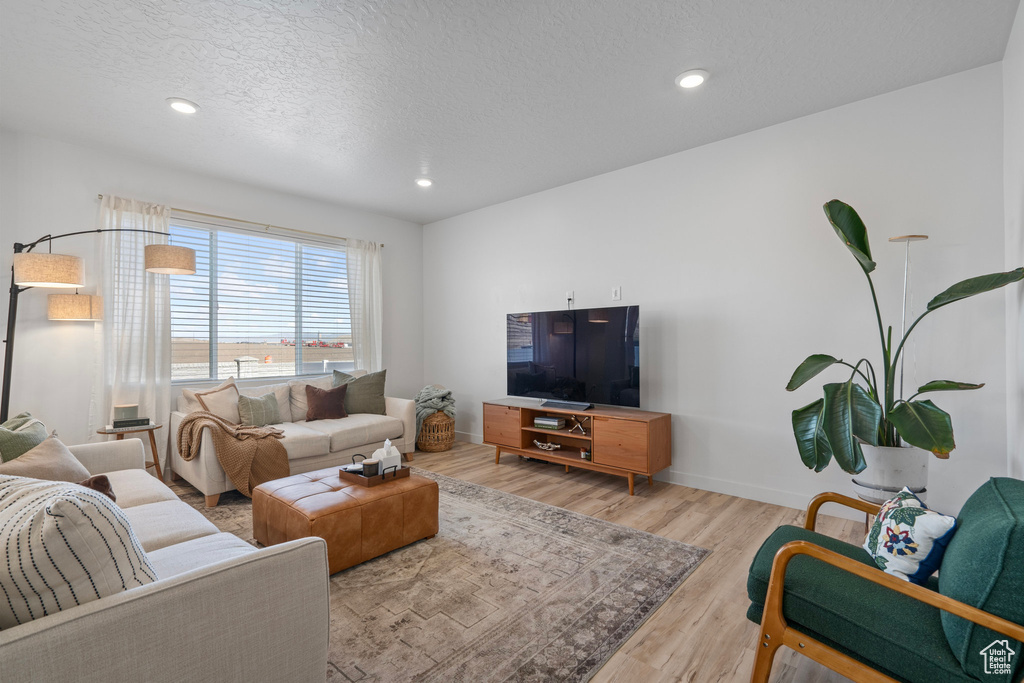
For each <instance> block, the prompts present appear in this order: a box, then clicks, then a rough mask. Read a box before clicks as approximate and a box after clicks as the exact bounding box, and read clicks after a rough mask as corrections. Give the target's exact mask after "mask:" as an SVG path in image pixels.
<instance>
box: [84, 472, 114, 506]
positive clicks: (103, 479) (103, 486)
mask: <svg viewBox="0 0 1024 683" xmlns="http://www.w3.org/2000/svg"><path fill="white" fill-rule="evenodd" d="M78 485H79V486H84V487H85V488H87V489H92V490H93V491H99V492H100V493H105V494H107V495H108V496H110V500H112V501H114V502H115V503H116V502H117V496H115V495H114V489H112V488H110V479H108V478H107V475H105V474H97V475H96V476H94V477H89V478H88V479H86V480H85V481H80V482H78Z"/></svg>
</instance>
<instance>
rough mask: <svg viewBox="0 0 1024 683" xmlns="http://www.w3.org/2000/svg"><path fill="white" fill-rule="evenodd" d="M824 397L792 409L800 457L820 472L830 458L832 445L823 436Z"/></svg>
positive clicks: (794, 433) (808, 465) (794, 431)
mask: <svg viewBox="0 0 1024 683" xmlns="http://www.w3.org/2000/svg"><path fill="white" fill-rule="evenodd" d="M824 407H825V399H823V398H819V399H818V400H817V401H815V402H814V403H812V404H810V405H806V406H804V407H803V408H800V409H799V410H794V411H793V435H794V436H796V447H797V448H798V449H799V450H800V459H801V460H803V461H804V464H805V465H807V467H810V468H813V469H814V471H815V472H821V471H822V470H823V469H825V468H826V467H827V466H828V464H829V462H831V460H832V447H831V446H829V443H828V437H826V436H825V431H824V426H825V425H824V421H823V420H822V415H823V412H824Z"/></svg>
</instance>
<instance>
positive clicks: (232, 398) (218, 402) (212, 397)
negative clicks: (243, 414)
mask: <svg viewBox="0 0 1024 683" xmlns="http://www.w3.org/2000/svg"><path fill="white" fill-rule="evenodd" d="M181 394H182V396H184V397H185V398H186V400H187V401H188V404H189V406H190V407H191V408H192V410H190V411H189V412H194V411H195V410H196V409H195V407H194V406H195V403H194V402H198V403H199V406H200V408H201V409H202V410H206V411H209V412H211V413H213V414H214V415H217V416H218V417H222V418H224V419H225V420H227V421H228V422H230V423H231V424H238V423H239V422H240V421H241V418H239V416H238V387H236V386H235V378H234V377H228V378H227V379H226V380H224V382H223V383H221V384H220V385H219V386H217V387H214V388H213V389H209V390H207V391H192V390H191V389H182V391H181Z"/></svg>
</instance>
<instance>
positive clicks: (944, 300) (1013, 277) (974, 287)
mask: <svg viewBox="0 0 1024 683" xmlns="http://www.w3.org/2000/svg"><path fill="white" fill-rule="evenodd" d="M1020 280H1024V268H1017V269H1016V270H1010V271H1007V272H1005V273H992V274H991V275H979V276H978V277H972V278H970V279H968V280H963V281H961V282H958V283H956V284H955V285H953V286H952V287H950V288H949V289H947V290H946V291H944V292H942V293H941V294H939V295H938V296H936V297H935V298H934V299H932V300H931V301H929V302H928V310H929V311H934V310H935V309H936V308H942V307H943V306H945V305H947V304H951V303H953V302H954V301H960V299H966V298H967V297H969V296H974V295H975V294H982V293H984V292H991V291H992V290H993V289H999V288H1000V287H1005V286H1006V285H1008V284H1011V283H1013V282H1019V281H1020Z"/></svg>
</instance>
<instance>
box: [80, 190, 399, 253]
mask: <svg viewBox="0 0 1024 683" xmlns="http://www.w3.org/2000/svg"><path fill="white" fill-rule="evenodd" d="M96 197H97V198H99V199H100V200H101V201H102V199H103V195H101V194H98V195H96ZM171 211H177V212H178V213H189V214H192V215H193V216H205V217H206V218H216V219H218V220H222V221H232V222H234V223H246V224H248V225H257V226H259V227H261V228H266V229H268V230H269V229H270V228H273V229H274V230H285V231H287V232H297V233H299V234H301V235H313V236H314V237H326V238H328V239H338V238H337V237H335V236H334V235H325V234H323V233H322V232H312V231H310V230H297V229H295V228H284V227H281V226H280V225H271V224H270V223H257V222H255V221H247V220H242V219H241V218H230V217H229V216H218V215H217V214H215V213H203V212H202V211H189V210H188V209H177V208H175V207H173V206H172V207H171ZM380 248H381V249H383V248H384V245H383V244H381V245H380Z"/></svg>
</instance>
